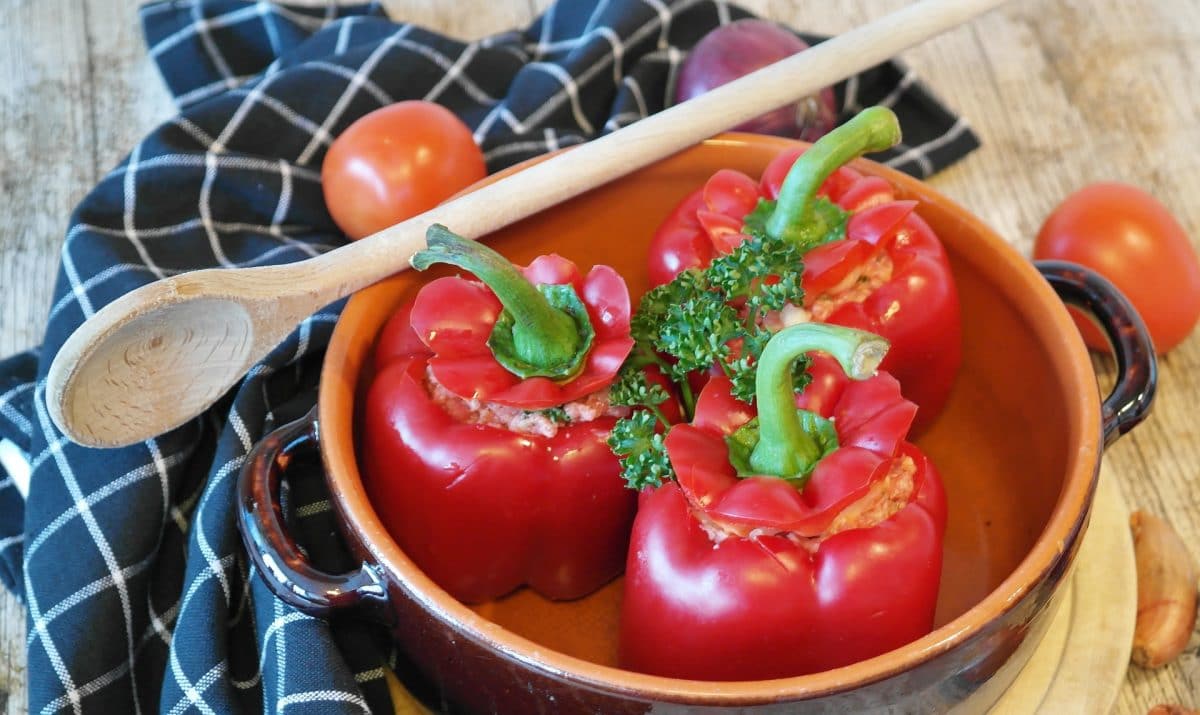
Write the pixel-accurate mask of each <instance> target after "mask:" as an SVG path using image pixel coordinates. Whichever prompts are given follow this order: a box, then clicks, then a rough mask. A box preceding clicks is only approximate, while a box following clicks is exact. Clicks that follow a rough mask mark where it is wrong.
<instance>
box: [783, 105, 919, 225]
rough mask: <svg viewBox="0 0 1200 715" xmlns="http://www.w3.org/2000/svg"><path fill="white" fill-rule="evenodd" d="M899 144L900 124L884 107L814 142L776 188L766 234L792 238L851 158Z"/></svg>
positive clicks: (864, 113)
mask: <svg viewBox="0 0 1200 715" xmlns="http://www.w3.org/2000/svg"><path fill="white" fill-rule="evenodd" d="M899 141H900V122H899V120H898V119H897V118H896V115H895V113H894V112H892V110H890V109H888V108H886V107H868V108H866V109H864V110H862V111H861V112H859V113H858V114H856V115H855V116H854V117H853V118H852V119H850V120H849V121H847V122H846V123H845V124H843V125H841V126H840V127H838V128H836V129H834V130H833V131H831V132H829V133H828V134H826V135H825V136H823V137H821V138H820V139H818V140H817V142H816V143H815V144H813V145H812V147H810V148H809V150H808V151H806V152H804V153H803V154H801V155H800V158H799V159H797V160H796V163H795V164H793V165H792V168H791V170H789V171H788V174H787V177H786V178H785V179H784V180H783V186H782V187H780V189H779V198H778V199H777V201H776V204H775V210H774V211H772V212H771V216H770V217H769V218H768V219H767V222H766V230H767V234H768V235H770V236H772V237H774V238H781V239H784V240H789V239H792V238H794V237H793V234H794V233H796V231H797V227H799V226H803V225H804V223H805V221H807V220H808V218H809V213H810V211H811V210H812V205H813V198H814V197H815V196H816V195H817V190H818V189H820V188H821V184H823V183H825V179H827V178H829V176H830V175H831V174H833V172H835V171H837V169H838V167H840V166H841V165H843V164H845V163H846V162H848V161H850V160H851V159H854V158H857V157H859V156H862V155H863V154H867V153H869V152H875V151H883V150H884V149H888V148H890V147H892V146H895V145H896V143H897V142H899Z"/></svg>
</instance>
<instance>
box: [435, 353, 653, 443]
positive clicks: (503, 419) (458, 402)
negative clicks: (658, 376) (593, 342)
mask: <svg viewBox="0 0 1200 715" xmlns="http://www.w3.org/2000/svg"><path fill="white" fill-rule="evenodd" d="M425 389H426V390H428V391H429V399H431V400H433V401H434V403H436V404H437V405H438V406H439V407H441V408H442V409H443V410H445V411H446V414H448V415H450V416H451V417H453V418H454V419H455V420H457V421H459V422H464V423H466V424H473V425H485V426H488V427H501V428H504V429H507V430H509V431H511V432H518V433H520V434H528V435H539V436H542V437H553V436H554V435H556V434H558V430H559V428H561V427H563V426H565V425H567V424H570V423H572V422H591V421H592V420H594V419H596V418H598V417H625V416H627V415H628V414H629V408H628V407H619V406H616V405H612V404H609V401H608V390H607V389H604V390H599V391H597V392H593V393H592V394H590V395H587V396H586V397H583V398H581V399H578V400H574V401H572V402H568V403H566V404H565V405H559V406H558V407H551V408H548V409H545V410H523V409H521V408H520V407H509V406H507V405H500V404H496V403H495V402H482V401H480V400H475V399H471V400H467V399H463V398H462V397H459V396H458V395H456V394H454V393H453V392H450V391H449V390H447V389H446V388H445V387H442V384H441V383H439V382H438V381H437V378H435V377H434V376H433V371H432V370H431V369H430V368H428V367H427V368H426V369H425Z"/></svg>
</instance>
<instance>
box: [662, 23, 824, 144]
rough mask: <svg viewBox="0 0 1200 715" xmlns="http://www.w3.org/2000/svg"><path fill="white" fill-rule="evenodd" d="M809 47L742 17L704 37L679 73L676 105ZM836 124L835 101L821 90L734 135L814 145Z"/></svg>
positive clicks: (788, 34)
mask: <svg viewBox="0 0 1200 715" xmlns="http://www.w3.org/2000/svg"><path fill="white" fill-rule="evenodd" d="M806 49H808V44H806V43H805V42H804V41H803V40H801V39H800V38H798V37H796V36H795V35H793V34H792V33H791V32H789V31H787V30H785V29H783V28H782V27H779V26H778V25H776V24H774V23H771V22H767V21H766V20H756V19H745V20H738V21H736V22H732V23H730V24H728V25H723V26H721V27H718V28H717V29H715V30H713V31H712V32H710V33H708V34H707V35H705V36H704V38H703V39H701V40H700V42H699V43H697V44H696V46H695V47H694V48H693V49H692V51H691V53H690V54H689V55H688V57H687V59H686V60H684V63H683V67H682V68H681V69H680V72H679V81H678V83H677V84H676V86H675V104H679V103H680V102H684V101H686V100H688V99H691V98H692V97H696V96H699V95H701V94H704V93H705V92H707V91H709V90H711V89H713V88H714V87H719V86H721V85H723V84H725V83H727V82H731V81H733V80H735V79H737V78H739V77H742V76H744V75H747V74H750V73H751V72H753V71H754V70H756V69H759V68H761V67H765V66H767V65H769V64H771V63H772V62H776V61H778V60H781V59H783V58H785V57H789V56H791V55H794V54H796V53H797V52H800V51H802V50H806ZM836 124H837V101H836V100H835V99H834V96H833V89H831V88H829V87H825V88H824V89H822V90H820V91H819V92H817V93H816V94H812V95H809V96H807V97H805V98H804V99H801V100H800V101H799V102H796V103H795V104H791V105H788V106H786V107H780V108H779V109H776V110H774V111H771V112H767V113H766V114H763V115H760V116H758V117H755V118H754V119H751V120H750V121H748V122H743V123H742V124H739V125H738V126H736V127H734V130H735V131H741V132H753V133H755V134H774V135H776V136H781V137H790V138H793V139H803V140H804V141H809V142H812V141H816V140H817V139H819V138H820V137H822V136H823V135H824V134H825V133H826V132H828V131H829V130H831V129H833V127H834V126H835V125H836Z"/></svg>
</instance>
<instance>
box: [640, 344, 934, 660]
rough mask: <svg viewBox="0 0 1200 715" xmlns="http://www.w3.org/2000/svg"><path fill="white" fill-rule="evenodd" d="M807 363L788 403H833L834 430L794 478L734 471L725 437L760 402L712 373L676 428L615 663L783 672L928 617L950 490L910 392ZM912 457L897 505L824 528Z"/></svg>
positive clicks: (914, 634)
mask: <svg viewBox="0 0 1200 715" xmlns="http://www.w3.org/2000/svg"><path fill="white" fill-rule="evenodd" d="M812 375H813V378H814V379H813V382H812V384H811V385H810V386H809V387H808V388H807V389H806V390H805V391H804V392H803V393H802V394H801V395H800V396H799V397H798V398H797V405H798V406H799V407H802V408H805V409H808V410H811V411H812V412H815V413H817V414H820V415H822V416H824V417H833V418H834V424H835V426H836V429H837V433H838V443H839V446H838V448H837V449H836V450H835V451H833V452H832V453H830V454H828V455H827V456H825V457H824V458H822V459H821V461H820V462H818V463H817V466H816V468H815V469H814V470H813V472H812V475H811V477H810V479H809V481H808V483H807V484H806V485H805V487H804V488H803V490H800V491H798V490H797V489H796V488H795V487H794V486H792V485H791V484H789V483H788V482H787V481H785V480H783V479H780V478H777V477H772V476H750V477H746V478H740V479H739V478H738V476H737V474H736V472H735V470H734V467H732V466H731V465H730V462H729V457H728V453H729V450H728V448H727V446H726V442H725V437H726V436H728V435H729V434H731V433H733V432H735V431H736V430H737V428H738V427H740V426H741V425H743V424H745V423H746V422H747V421H749V420H750V419H751V418H752V417H753V416H754V414H755V413H754V410H753V409H752V408H750V407H748V406H747V405H746V404H745V403H742V402H739V401H737V400H735V399H733V398H732V397H731V396H730V395H729V383H728V381H727V380H726V379H725V378H724V377H716V378H714V379H712V380H711V381H710V382H709V383H708V384H707V385H706V386H705V388H704V391H703V392H702V394H701V396H700V399H699V402H698V403H697V407H696V415H695V418H694V420H693V422H692V423H691V424H690V425H678V426H676V427H674V428H673V429H672V430H671V432H670V433H669V435H668V437H667V451H668V454H669V456H670V459H671V463H672V465H673V466H674V468H675V471H676V474H677V475H678V481H677V482H667V483H665V484H664V485H663V486H661V487H659V488H657V489H654V490H653V491H645V492H643V493H642V495H641V502H640V507H639V510H638V514H637V518H636V519H635V521H634V526H633V535H632V538H631V543H630V550H629V559H628V561H627V563H626V575H625V592H624V600H623V604H622V617H621V640H620V643H621V646H620V648H621V651H620V659H621V665H622V667H625V668H629V669H632V670H636V671H640V672H645V673H651V674H655V675H664V676H670V677H679V678H689V679H702V680H757V679H765V678H778V677H788V676H794V675H802V674H806V673H813V672H818V671H822V670H827V669H830V668H836V667H839V666H843V665H847V664H849V663H853V662H856V661H859V660H863V659H866V658H870V657H873V656H876V655H879V654H881V653H883V652H886V651H888V650H891V649H893V648H896V647H898V646H901V645H903V644H905V643H908V642H910V641H912V640H915V639H917V638H919V637H921V636H923V635H925V634H926V633H928V632H929V631H930V629H931V628H932V625H933V615H934V608H935V605H936V602H937V592H938V585H939V580H940V574H941V562H942V536H943V533H944V530H945V521H946V502H945V495H944V492H943V489H942V483H941V479H940V477H939V476H938V474H937V471H936V470H935V469H934V467H933V465H932V463H930V461H929V460H928V459H927V458H926V457H925V456H924V455H923V454H922V453H921V452H920V450H919V449H917V447H915V446H914V445H912V444H910V443H908V442H907V441H905V433H906V432H907V430H908V427H909V423H910V422H911V420H912V417H913V414H914V411H915V408H914V406H913V405H912V403H910V402H908V401H906V400H904V399H903V398H902V397H901V396H900V392H899V386H898V385H897V383H896V381H895V379H893V378H892V377H890V376H888V375H886V374H884V373H880V374H879V375H877V376H876V377H873V378H870V379H868V380H866V381H863V382H850V381H848V380H847V379H846V378H845V377H844V375H842V374H841V371H840V368H839V367H838V366H837V364H836V363H835V362H833V361H832V360H830V359H829V358H826V357H822V356H816V357H815V360H814V365H813V368H812ZM905 457H907V458H908V459H911V460H912V463H913V466H914V468H915V469H914V471H913V473H912V474H913V477H912V478H913V489H912V491H911V493H910V494H909V496H908V499H907V501H906V502H905V503H904V504H903V505H902V506H901V507H900V508H899V510H898V511H896V512H895V513H894V514H892V515H891V516H890V517H888V518H886V519H884V520H883V521H881V522H879V523H877V524H875V525H873V526H866V527H865V528H854V527H853V526H851V527H849V528H843V527H844V526H845V525H842V526H841V527H839V528H840V529H841V530H837V532H836V533H834V534H832V535H826V534H827V533H828V531H829V530H830V527H831V525H834V524H836V523H837V522H836V519H837V517H838V515H839V513H841V512H842V510H843V509H845V508H846V507H847V505H849V504H851V503H853V502H855V500H857V499H859V498H861V497H862V496H863V495H865V494H867V493H868V492H869V491H870V490H871V488H872V486H871V485H872V484H876V483H878V482H880V480H881V479H883V478H884V476H885V475H887V474H888V472H889V471H890V470H891V469H892V466H893V465H894V464H895V463H896V462H897V460H902V459H903V458H905ZM868 521H869V519H868ZM717 532H720V533H722V534H723V535H724V538H723V539H722V540H719V542H718V541H715V540H714V538H713V536H712V535H711V533H717Z"/></svg>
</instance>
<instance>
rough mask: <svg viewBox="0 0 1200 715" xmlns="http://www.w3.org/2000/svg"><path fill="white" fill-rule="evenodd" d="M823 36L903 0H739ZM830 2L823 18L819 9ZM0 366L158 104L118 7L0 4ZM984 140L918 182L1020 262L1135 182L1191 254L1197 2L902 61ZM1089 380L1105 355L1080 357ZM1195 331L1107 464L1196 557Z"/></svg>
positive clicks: (1198, 167)
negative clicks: (77, 224)
mask: <svg viewBox="0 0 1200 715" xmlns="http://www.w3.org/2000/svg"><path fill="white" fill-rule="evenodd" d="M385 4H388V5H390V6H391V10H392V11H393V16H395V17H397V18H401V19H405V20H411V21H414V22H418V23H421V24H424V25H426V26H428V27H431V28H436V29H439V30H441V31H443V32H446V33H449V34H453V35H457V36H460V37H464V38H475V37H479V36H483V35H486V34H489V33H491V32H493V31H497V30H500V29H504V28H508V27H512V26H517V25H524V24H526V23H528V22H529V21H530V19H532V18H533V17H534V16H535V15H536V14H537V12H538V11H539V10H540V9H541V8H542V7H544V6H545V5H546V4H547V0H455V1H453V2H449V1H447V0H390V1H389V2H386V3H385ZM742 4H743V5H744V6H745V7H747V8H748V9H751V10H753V11H755V12H757V13H759V14H760V15H763V16H766V17H769V18H772V19H775V20H779V21H782V22H786V23H789V24H791V25H792V26H794V27H797V28H802V29H806V30H811V31H814V32H823V33H830V34H832V33H837V32H841V31H844V30H846V29H848V28H850V27H852V26H854V25H856V24H859V23H861V22H863V21H865V20H867V19H869V18H873V17H878V16H880V15H882V14H884V13H885V12H887V11H889V10H892V9H895V8H897V7H899V6H901V5H903V4H905V0H842V1H840V2H837V3H826V2H813V1H804V0H744V1H743V2H742ZM831 7H836V8H838V10H839V11H840V12H838V13H832V12H830V11H829V8H831ZM0 48H4V49H3V50H0V186H2V190H0V216H3V217H4V223H5V228H4V230H0V356H7V355H9V354H11V353H14V352H16V351H18V350H23V349H26V348H29V347H32V346H33V345H35V344H37V343H38V342H40V338H41V334H42V330H43V328H44V325H45V320H46V314H47V306H48V305H49V299H50V292H51V289H52V286H53V282H54V276H55V271H56V267H57V261H58V259H57V256H58V249H59V245H60V242H61V241H62V237H63V233H64V231H65V229H66V226H67V218H68V216H69V214H70V212H71V209H72V208H73V207H74V205H75V204H76V202H78V201H79V200H80V199H81V198H82V197H83V195H84V193H85V192H86V191H87V190H88V189H89V188H90V187H91V186H92V185H93V184H95V183H96V182H97V181H98V180H99V179H100V178H101V177H102V176H103V175H104V173H105V172H106V171H107V170H108V169H109V168H111V167H112V166H114V165H115V164H116V163H117V162H118V161H119V160H120V159H121V157H122V156H124V154H125V153H126V152H128V151H129V149H131V148H132V147H133V145H134V144H135V143H136V142H137V140H138V139H139V138H140V137H141V136H142V135H143V134H145V133H146V132H147V131H149V130H150V129H151V128H153V127H154V126H155V125H156V124H158V123H159V122H161V121H163V120H164V119H166V118H167V117H169V116H170V115H171V113H172V106H171V103H170V101H169V99H168V96H167V94H166V92H165V90H164V89H163V87H162V84H161V82H160V80H159V77H158V75H157V73H156V71H155V69H154V67H153V66H152V64H151V63H150V61H149V60H148V59H147V57H146V55H145V51H144V46H143V42H142V39H141V34H140V30H139V27H138V23H137V14H136V2H134V0H26V1H25V2H19V1H17V0H7V1H6V2H4V3H2V4H0ZM903 59H904V60H905V61H906V62H907V63H909V64H910V65H911V66H912V67H913V68H915V69H916V70H917V71H918V72H919V73H920V75H921V76H922V77H923V78H925V79H927V80H928V81H929V83H930V84H931V85H932V86H933V87H934V88H935V89H936V90H937V92H938V93H939V94H940V95H941V96H942V97H943V98H944V99H945V100H946V101H947V102H948V103H949V104H950V105H951V106H952V107H953V108H954V109H956V110H957V111H959V112H961V113H962V114H963V115H965V116H966V117H967V119H968V120H969V121H970V123H971V125H972V126H973V127H974V128H975V130H976V131H977V132H978V133H979V135H980V137H981V138H982V140H983V148H982V149H980V150H979V151H977V152H975V153H974V154H972V155H971V156H970V157H969V158H968V159H966V160H965V161H963V162H962V163H960V164H958V165H956V166H954V167H952V168H951V169H949V170H947V171H945V172H943V173H941V174H939V175H937V176H936V177H934V179H933V180H932V183H933V185H934V186H936V187H937V188H938V189H939V190H941V191H942V192H944V193H946V194H948V195H949V196H951V197H952V198H954V199H956V200H957V201H959V202H960V203H962V204H964V205H965V206H967V207H968V208H969V209H971V210H972V211H974V212H975V213H976V214H978V215H979V216H981V217H982V218H983V219H984V220H985V221H986V222H987V223H989V224H990V225H991V226H992V227H994V228H995V229H997V230H998V231H999V233H1000V234H1001V235H1002V236H1004V237H1006V238H1007V239H1008V240H1009V241H1010V242H1011V243H1012V244H1013V245H1014V246H1016V247H1017V248H1018V249H1019V250H1021V251H1022V252H1023V253H1026V254H1028V253H1029V251H1030V248H1031V246H1032V240H1033V237H1034V235H1035V234H1036V232H1037V230H1038V227H1039V226H1040V225H1041V222H1042V220H1043V219H1044V218H1045V216H1046V215H1047V213H1048V212H1049V211H1050V210H1051V209H1052V208H1053V207H1054V206H1055V204H1056V203H1057V202H1058V201H1059V200H1060V199H1061V198H1063V197H1064V196H1065V195H1066V194H1067V193H1069V192H1070V191H1072V190H1073V189H1076V188H1078V187H1080V186H1082V185H1084V184H1086V183H1088V182H1092V181H1097V180H1102V179H1120V180H1123V181H1127V182H1130V183H1133V184H1137V185H1139V186H1141V187H1143V188H1145V189H1147V190H1149V191H1150V192H1151V193H1153V194H1154V195H1156V196H1157V197H1159V199H1161V200H1162V201H1163V202H1164V203H1166V204H1167V206H1169V207H1170V208H1171V210H1172V211H1173V212H1174V213H1175V215H1176V216H1177V217H1179V219H1180V221H1181V222H1182V224H1183V225H1184V227H1185V228H1186V229H1187V230H1188V232H1189V234H1190V235H1191V236H1192V237H1193V241H1194V242H1196V243H1197V244H1200V198H1198V197H1200V158H1197V151H1200V121H1197V120H1198V119H1200V79H1198V78H1197V77H1198V76H1200V0H1158V1H1157V2H1151V1H1149V0H1142V1H1141V2H1127V1H1125V0H1014V1H1013V2H1011V3H1010V4H1009V5H1008V6H1006V8H1004V9H1002V10H1000V11H997V12H995V13H993V14H991V15H989V16H988V17H986V18H983V19H981V20H978V21H976V22H974V23H972V24H971V25H969V26H966V27H962V28H959V29H958V30H956V31H954V32H951V33H949V34H947V35H944V36H942V37H940V38H937V39H935V40H932V41H930V42H928V43H927V44H925V45H923V46H921V47H919V48H917V49H914V50H911V51H909V52H907V53H905V54H904V55H903ZM1096 365H1097V371H1098V373H1099V374H1100V381H1101V383H1102V384H1105V385H1107V384H1108V383H1109V382H1111V368H1110V366H1109V364H1108V362H1107V361H1106V360H1104V359H1100V358H1098V359H1097V360H1096ZM1197 370H1200V335H1193V336H1192V338H1191V339H1189V340H1188V341H1187V342H1185V343H1184V344H1183V345H1182V346H1180V347H1179V348H1178V349H1176V350H1175V351H1173V352H1172V353H1171V354H1170V355H1169V356H1168V357H1166V358H1165V359H1163V360H1162V361H1161V363H1160V383H1159V387H1160V391H1159V397H1158V403H1157V405H1156V407H1155V411H1154V414H1153V416H1152V417H1151V418H1150V419H1149V420H1148V421H1147V422H1146V423H1145V424H1143V425H1142V426H1141V427H1140V428H1138V429H1137V430H1136V431H1135V432H1134V433H1132V434H1131V435H1129V436H1127V437H1125V438H1124V439H1123V440H1121V441H1120V442H1119V443H1118V444H1117V445H1116V446H1115V447H1114V448H1113V449H1111V450H1110V451H1109V452H1108V453H1107V454H1106V455H1105V459H1106V460H1107V463H1108V465H1109V466H1110V467H1111V470H1112V473H1113V474H1114V475H1116V477H1117V481H1118V483H1119V486H1120V489H1121V491H1122V493H1123V495H1124V497H1125V500H1126V501H1127V502H1128V503H1129V505H1130V506H1131V507H1132V508H1142V509H1147V510H1150V511H1152V512H1155V513H1157V514H1160V515H1163V516H1165V517H1166V518H1167V519H1168V520H1169V521H1170V522H1171V523H1172V524H1173V525H1174V526H1175V528H1176V529H1177V530H1178V531H1179V532H1180V533H1181V534H1182V535H1183V537H1184V539H1185V540H1186V541H1187V542H1188V543H1189V544H1190V548H1191V549H1192V551H1193V554H1194V555H1196V556H1198V557H1200V497H1198V495H1200V418H1197V417H1196V414H1195V412H1194V406H1195V405H1196V404H1197V403H1200V377H1198V376H1197V375H1196V374H1193V373H1194V371H1197ZM24 642H25V616H24V610H23V607H22V606H21V604H20V603H19V602H18V601H17V600H16V599H15V598H14V597H12V596H11V595H9V594H7V593H5V594H3V596H0V704H3V702H4V695H3V694H4V693H7V705H6V708H7V712H9V713H19V712H24V711H25V709H26V706H25V703H26V697H25V656H24ZM1198 645H1200V637H1197V634H1193V637H1192V640H1191V644H1190V647H1189V648H1188V650H1187V651H1186V652H1185V654H1184V655H1183V656H1182V657H1181V658H1180V659H1179V660H1178V661H1176V662H1175V663H1174V664H1172V665H1169V666H1167V667H1165V668H1162V669H1160V670H1156V671H1147V670H1142V669H1140V668H1137V667H1131V668H1130V669H1129V673H1128V676H1127V679H1126V682H1125V684H1124V686H1123V687H1122V690H1121V694H1120V699H1119V701H1118V703H1117V705H1116V708H1115V711H1116V712H1119V713H1123V714H1124V713H1144V712H1145V711H1146V710H1148V709H1149V708H1150V707H1152V706H1153V705H1156V704H1158V703H1165V702H1174V703H1182V704H1185V705H1188V706H1191V707H1200V653H1198Z"/></svg>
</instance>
